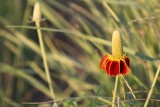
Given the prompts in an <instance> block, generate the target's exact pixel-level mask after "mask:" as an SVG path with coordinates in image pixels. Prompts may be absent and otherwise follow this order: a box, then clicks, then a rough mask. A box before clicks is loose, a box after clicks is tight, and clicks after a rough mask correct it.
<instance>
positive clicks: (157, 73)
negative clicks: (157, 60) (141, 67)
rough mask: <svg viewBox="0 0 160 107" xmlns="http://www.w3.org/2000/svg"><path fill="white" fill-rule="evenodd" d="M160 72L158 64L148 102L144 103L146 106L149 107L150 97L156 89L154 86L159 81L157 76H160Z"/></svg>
mask: <svg viewBox="0 0 160 107" xmlns="http://www.w3.org/2000/svg"><path fill="white" fill-rule="evenodd" d="M159 72H160V65H159V66H158V69H157V72H156V75H155V77H154V80H153V83H152V86H151V89H150V91H149V93H148V96H147V99H146V102H145V103H144V107H147V106H148V103H149V99H150V98H151V95H152V93H153V89H154V86H155V84H156V81H157V78H158V75H159Z"/></svg>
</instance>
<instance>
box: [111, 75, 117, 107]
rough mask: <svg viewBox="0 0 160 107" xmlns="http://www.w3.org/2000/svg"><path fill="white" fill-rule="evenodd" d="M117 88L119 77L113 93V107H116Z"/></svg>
mask: <svg viewBox="0 0 160 107" xmlns="http://www.w3.org/2000/svg"><path fill="white" fill-rule="evenodd" d="M117 86H118V76H116V82H115V86H114V91H113V99H112V107H115V99H116V92H117Z"/></svg>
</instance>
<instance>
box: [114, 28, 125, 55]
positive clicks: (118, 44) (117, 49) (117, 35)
mask: <svg viewBox="0 0 160 107" xmlns="http://www.w3.org/2000/svg"><path fill="white" fill-rule="evenodd" d="M112 56H113V57H115V58H121V57H122V56H123V44H122V34H121V32H120V31H118V30H115V31H114V32H113V34H112Z"/></svg>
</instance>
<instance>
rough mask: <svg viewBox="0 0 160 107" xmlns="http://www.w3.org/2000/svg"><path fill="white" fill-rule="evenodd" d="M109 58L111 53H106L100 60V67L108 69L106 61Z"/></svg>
mask: <svg viewBox="0 0 160 107" xmlns="http://www.w3.org/2000/svg"><path fill="white" fill-rule="evenodd" d="M108 58H109V55H108V54H106V55H104V56H103V57H102V59H101V61H100V69H102V70H105V69H106V62H107V59H108Z"/></svg>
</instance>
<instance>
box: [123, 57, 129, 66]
mask: <svg viewBox="0 0 160 107" xmlns="http://www.w3.org/2000/svg"><path fill="white" fill-rule="evenodd" d="M124 60H125V62H126V64H127V66H128V67H129V68H130V60H129V58H128V57H127V56H125V57H124Z"/></svg>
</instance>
